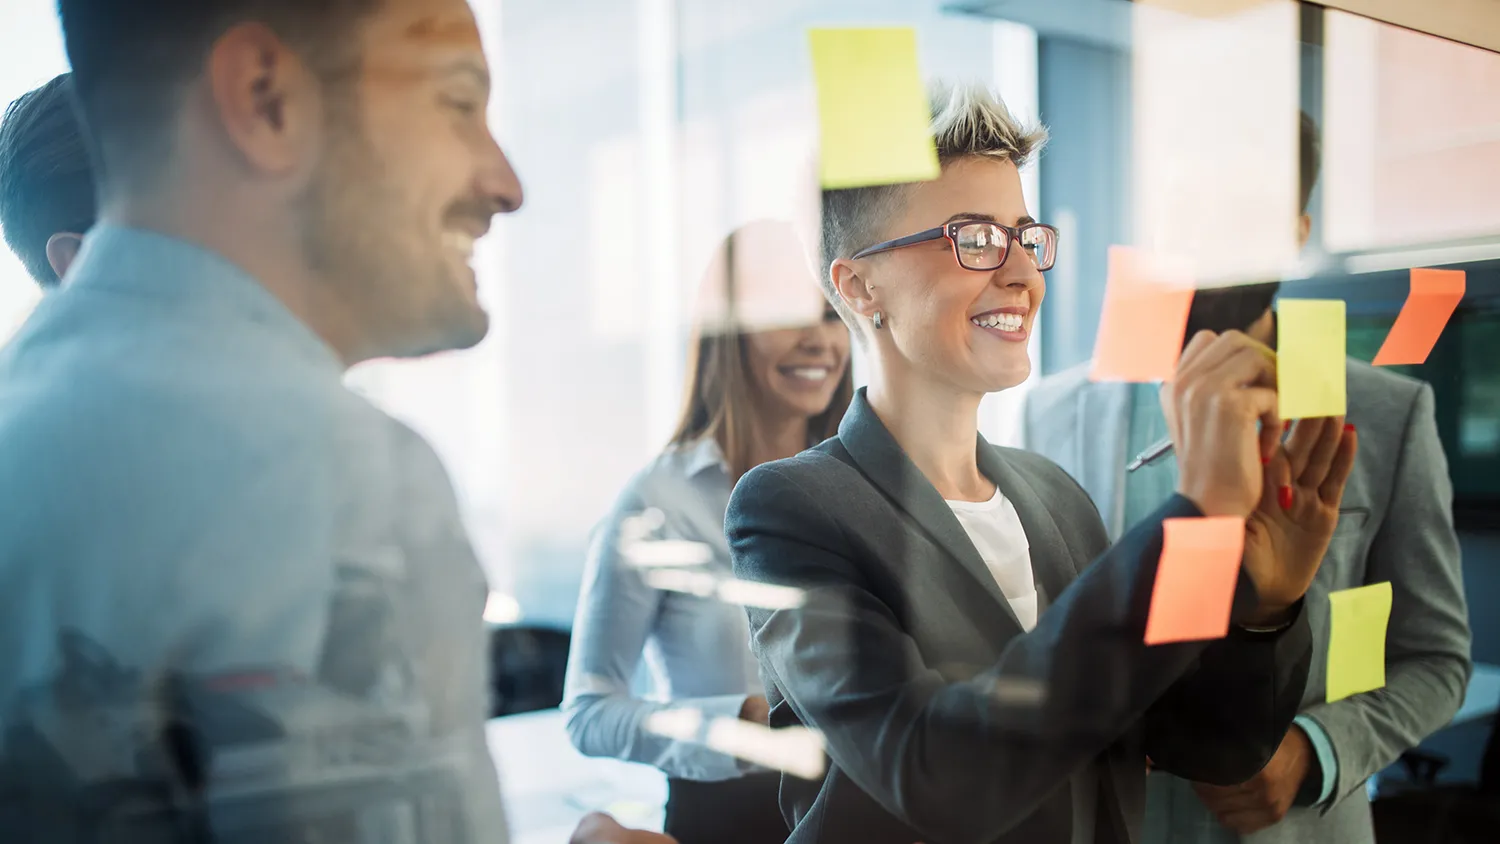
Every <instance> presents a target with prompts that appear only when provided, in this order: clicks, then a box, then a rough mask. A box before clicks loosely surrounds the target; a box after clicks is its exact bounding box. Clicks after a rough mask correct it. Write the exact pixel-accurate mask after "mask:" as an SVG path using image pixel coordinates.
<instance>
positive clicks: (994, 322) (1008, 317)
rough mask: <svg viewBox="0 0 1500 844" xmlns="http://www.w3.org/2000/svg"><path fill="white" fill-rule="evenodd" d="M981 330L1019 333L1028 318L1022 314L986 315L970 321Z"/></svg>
mask: <svg viewBox="0 0 1500 844" xmlns="http://www.w3.org/2000/svg"><path fill="white" fill-rule="evenodd" d="M969 322H972V323H974V324H975V325H977V326H979V327H980V328H994V329H997V330H999V331H1009V332H1012V333H1014V332H1017V331H1020V330H1021V326H1022V325H1023V324H1024V323H1025V322H1026V318H1025V317H1023V316H1022V315H1020V314H984V315H983V316H977V317H974V318H973V319H971V320H969Z"/></svg>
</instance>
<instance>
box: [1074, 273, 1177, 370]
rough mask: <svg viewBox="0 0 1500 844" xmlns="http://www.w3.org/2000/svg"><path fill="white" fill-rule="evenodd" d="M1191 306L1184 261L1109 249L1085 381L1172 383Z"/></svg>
mask: <svg viewBox="0 0 1500 844" xmlns="http://www.w3.org/2000/svg"><path fill="white" fill-rule="evenodd" d="M1192 304H1193V271H1192V265H1191V264H1190V263H1189V262H1188V261H1187V260H1186V259H1182V258H1173V257H1170V256H1164V255H1159V254H1156V253H1153V252H1148V251H1146V250H1144V249H1135V248H1133V247H1129V246H1111V247H1110V248H1109V281H1108V283H1107V284H1106V286H1105V288H1104V313H1103V314H1102V315H1100V317H1099V335H1098V338H1097V339H1096V340H1095V341H1094V365H1093V368H1092V369H1091V370H1090V372H1089V379H1090V380H1092V381H1134V382H1149V381H1170V380H1172V376H1173V374H1174V373H1175V372H1176V371H1177V359H1178V358H1180V357H1182V345H1183V343H1182V336H1183V333H1184V332H1186V331H1187V318H1188V309H1189V308H1190V307H1192Z"/></svg>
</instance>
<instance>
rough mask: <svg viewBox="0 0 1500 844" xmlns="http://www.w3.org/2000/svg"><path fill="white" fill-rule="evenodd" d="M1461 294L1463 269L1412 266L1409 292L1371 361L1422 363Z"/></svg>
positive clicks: (1389, 363)
mask: <svg viewBox="0 0 1500 844" xmlns="http://www.w3.org/2000/svg"><path fill="white" fill-rule="evenodd" d="M1462 298H1464V271H1463V270H1412V271H1411V292H1410V293H1408V294H1407V295H1406V304H1404V305H1402V306H1401V313H1399V314H1397V315H1396V322H1395V324H1394V325H1392V326H1391V333H1390V334H1387V335H1386V336H1385V342H1384V343H1382V344H1381V346H1380V351H1379V352H1378V353H1377V354H1376V355H1375V360H1374V364H1375V365H1376V366H1391V365H1394V364H1403V363H1425V362H1426V361H1427V356H1428V355H1430V354H1432V347H1433V346H1434V345H1436V344H1437V341H1438V337H1440V336H1442V333H1443V327H1444V326H1446V325H1447V324H1448V319H1449V317H1452V316H1453V311H1454V310H1455V309H1457V308H1458V302H1459V300H1460V299H1462Z"/></svg>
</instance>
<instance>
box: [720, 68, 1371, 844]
mask: <svg viewBox="0 0 1500 844" xmlns="http://www.w3.org/2000/svg"><path fill="white" fill-rule="evenodd" d="M933 110H934V118H933V137H934V141H935V143H936V146H937V152H938V159H939V161H940V162H941V164H942V170H941V175H940V176H939V177H938V178H936V179H934V180H932V181H929V182H921V183H917V184H907V185H891V186H882V187H873V188H860V189H854V190H841V191H828V192H825V193H824V195H823V234H824V244H823V246H824V259H825V263H824V266H825V267H827V268H828V271H827V273H826V274H825V276H824V278H823V279H822V284H823V288H824V293H825V295H826V296H827V297H828V299H829V301H830V302H832V303H833V305H834V307H835V308H836V309H837V310H838V312H839V315H840V316H841V317H842V318H843V319H844V321H845V322H846V323H848V325H849V327H850V329H851V332H852V334H853V336H854V338H855V339H856V340H857V341H858V343H859V344H860V346H861V348H862V350H863V352H864V355H865V360H866V361H867V362H868V372H869V386H868V387H867V388H865V389H862V390H860V391H858V392H857V393H856V394H855V396H854V399H853V401H852V402H851V404H850V407H849V412H848V413H847V414H846V415H845V416H844V419H843V422H842V423H841V424H840V425H839V430H838V435H837V436H836V437H834V438H832V439H830V440H828V441H826V442H824V443H822V444H820V445H818V446H816V447H814V448H811V449H808V450H807V451H804V452H802V453H801V454H799V455H797V456H796V457H793V458H790V459H786V460H778V461H775V462H772V463H768V464H765V465H762V466H759V467H757V468H754V469H751V470H750V471H749V472H748V473H746V475H745V476H744V478H742V479H741V480H740V482H739V484H738V485H737V486H736V487H735V489H734V494H733V496H732V498H731V500H730V503H729V511H728V515H727V517H726V520H725V530H726V533H727V535H728V538H729V547H730V553H731V556H732V558H733V563H734V572H735V574H736V576H738V577H740V578H742V579H744V580H749V581H756V582H761V583H770V584H774V585H777V586H783V587H791V588H794V589H798V590H801V594H802V596H803V599H802V601H801V603H800V604H799V605H797V606H792V607H782V608H778V609H759V608H755V607H750V608H748V612H749V618H750V634H751V635H750V645H751V648H752V650H753V651H754V653H755V655H756V657H757V659H758V660H759V663H760V669H761V675H762V677H764V679H765V681H766V696H767V701H768V703H769V706H770V712H771V714H770V724H771V726H773V727H791V726H797V725H801V726H806V727H811V728H814V729H816V730H818V731H820V732H821V734H822V735H823V737H824V740H825V741H826V746H827V753H828V757H829V759H830V770H829V772H828V774H827V776H825V777H823V778H821V779H820V780H818V781H808V780H802V779H797V778H794V777H791V776H783V778H782V783H781V791H780V799H781V808H782V812H783V814H785V816H786V817H787V818H788V819H789V820H790V821H792V822H793V823H794V824H795V825H796V829H795V830H794V831H793V833H792V837H791V839H790V840H791V841H795V842H798V844H809V842H845V841H858V842H861V844H912V842H929V844H932V843H933V842H939V841H972V842H985V844H994V842H1006V844H1019V842H1026V843H1027V844H1124V842H1127V841H1129V840H1131V834H1130V830H1131V829H1132V828H1133V827H1136V826H1138V824H1139V821H1140V817H1141V814H1142V810H1143V805H1144V793H1145V782H1146V758H1147V756H1148V754H1149V756H1150V758H1151V760H1152V762H1153V763H1154V764H1155V765H1156V766H1157V767H1158V768H1161V769H1170V770H1173V771H1174V772H1178V773H1182V774H1184V775H1186V776H1188V777H1189V778H1191V779H1193V780H1195V781H1198V782H1213V783H1235V782H1242V781H1244V780H1246V779H1248V778H1249V777H1250V776H1251V775H1252V774H1254V773H1255V772H1256V771H1258V770H1259V769H1260V768H1261V766H1262V765H1263V764H1264V763H1265V762H1266V760H1267V759H1268V758H1270V756H1271V754H1272V753H1273V752H1274V750H1275V749H1276V746H1277V744H1278V743H1279V742H1280V740H1281V737H1282V736H1283V735H1284V734H1285V732H1286V730H1287V727H1288V725H1290V723H1291V720H1292V717H1293V715H1294V714H1295V712H1296V708H1297V704H1298V699H1299V697H1300V696H1301V693H1302V689H1303V686H1304V683H1305V681H1306V677H1307V668H1308V661H1309V653H1310V651H1309V641H1310V634H1309V630H1308V625H1307V620H1306V617H1305V614H1304V613H1303V611H1302V603H1301V597H1302V593H1303V591H1304V590H1306V589H1307V586H1308V584H1309V583H1310V582H1311V580H1312V577H1313V575H1314V573H1315V572H1316V570H1317V561H1318V559H1319V558H1320V557H1321V556H1322V549H1323V547H1326V545H1327V543H1328V539H1329V537H1330V536H1331V535H1332V531H1333V525H1334V524H1335V523H1336V522H1337V516H1338V498H1339V495H1340V494H1341V492H1342V487H1343V482H1344V479H1345V478H1347V476H1348V471H1349V468H1350V465H1351V464H1352V461H1353V451H1352V450H1351V449H1349V448H1347V447H1340V448H1339V449H1337V451H1336V453H1335V450H1334V449H1328V450H1327V455H1326V456H1327V457H1328V460H1327V463H1326V464H1325V467H1324V471H1321V472H1314V473H1312V474H1317V475H1318V478H1317V479H1316V482H1317V484H1318V485H1322V486H1323V489H1322V490H1318V489H1316V488H1314V489H1312V490H1311V491H1310V492H1308V491H1307V490H1304V491H1303V496H1304V497H1303V498H1302V499H1301V501H1302V502H1303V504H1302V509H1301V510H1300V511H1299V512H1298V513H1296V514H1291V515H1287V516H1286V517H1285V518H1284V520H1283V521H1282V522H1278V523H1277V524H1278V525H1280V526H1282V527H1285V528H1286V533H1285V536H1288V537H1292V538H1290V539H1287V540H1286V541H1283V542H1279V543H1276V544H1275V546H1274V548H1273V547H1272V545H1270V544H1268V543H1267V542H1266V541H1265V539H1264V537H1256V536H1251V535H1249V534H1248V532H1247V534H1246V536H1245V553H1244V557H1243V560H1242V564H1241V568H1240V574H1239V577H1240V580H1239V583H1238V589H1239V594H1240V599H1239V601H1238V603H1237V604H1236V607H1235V610H1234V616H1233V622H1234V625H1235V626H1234V627H1233V628H1231V630H1230V632H1229V634H1228V636H1227V637H1226V638H1221V639H1219V640H1216V641H1212V642H1184V643H1172V644H1162V645H1157V646H1152V647H1147V646H1146V645H1145V644H1144V641H1143V640H1144V635H1145V626H1146V613H1147V609H1148V607H1149V606H1150V602H1151V591H1152V585H1153V583H1154V580H1155V575H1156V564H1157V560H1158V559H1159V558H1160V556H1161V552H1162V546H1163V533H1164V528H1163V521H1164V520H1166V519H1171V518H1193V517H1198V516H1203V515H1216V516H1228V517H1230V518H1231V520H1232V519H1236V518H1238V519H1244V518H1245V517H1246V516H1247V515H1248V514H1249V513H1251V512H1252V510H1254V509H1255V508H1256V507H1257V506H1258V503H1259V502H1260V501H1261V499H1262V496H1261V490H1262V488H1263V486H1264V484H1265V483H1266V473H1268V472H1273V471H1283V470H1285V469H1286V466H1287V459H1286V458H1285V457H1284V456H1283V455H1282V452H1281V451H1278V450H1277V446H1276V444H1275V441H1274V438H1273V437H1272V438H1266V439H1261V438H1260V435H1259V431H1260V430H1261V429H1262V427H1263V429H1264V430H1265V431H1267V432H1268V434H1269V433H1273V432H1275V431H1279V430H1280V427H1281V426H1280V421H1279V420H1277V419H1276V418H1275V406H1276V396H1275V391H1274V383H1275V364H1274V357H1273V356H1272V353H1271V352H1270V351H1269V350H1266V349H1264V348H1263V347H1260V346H1259V345H1258V344H1255V343H1253V342H1252V341H1250V340H1249V339H1248V338H1246V337H1245V336H1244V335H1238V334H1226V335H1223V336H1219V337H1212V336H1208V335H1204V336H1200V337H1198V338H1196V339H1195V340H1194V342H1193V343H1192V344H1190V345H1189V347H1188V349H1187V351H1186V352H1185V353H1184V355H1183V363H1182V367H1181V369H1180V370H1179V372H1178V375H1177V378H1176V380H1175V382H1174V384H1173V386H1172V387H1170V388H1169V389H1168V391H1167V392H1168V395H1169V397H1171V401H1172V405H1171V406H1172V418H1173V419H1174V426H1175V427H1174V431H1176V432H1178V435H1179V436H1178V439H1177V447H1178V449H1179V457H1180V458H1181V461H1182V466H1183V472H1184V474H1183V479H1182V482H1181V484H1180V486H1179V490H1180V491H1181V494H1180V495H1177V496H1174V497H1173V498H1172V499H1171V500H1170V501H1168V502H1167V503H1165V504H1164V505H1163V506H1162V507H1161V508H1160V509H1159V510H1157V511H1156V512H1155V513H1153V514H1152V515H1151V516H1150V517H1149V518H1147V519H1144V520H1143V521H1142V522H1141V524H1140V525H1139V526H1138V527H1137V528H1136V529H1135V530H1133V531H1131V532H1129V533H1127V534H1126V535H1125V536H1124V537H1122V538H1121V539H1120V541H1119V542H1118V543H1116V544H1115V545H1114V546H1111V545H1110V543H1109V541H1108V539H1107V538H1106V534H1105V531H1104V527H1103V524H1102V523H1101V522H1100V519H1099V514H1098V511H1097V510H1096V509H1095V507H1094V505H1093V502H1091V501H1090V500H1089V498H1088V496H1087V494H1085V493H1084V492H1083V490H1082V489H1081V488H1080V487H1079V486H1078V484H1077V483H1075V482H1074V481H1073V479H1072V478H1070V477H1068V475H1066V474H1065V473H1064V472H1063V471H1062V470H1061V469H1059V468H1058V467H1057V466H1056V465H1054V464H1053V463H1051V462H1049V461H1048V460H1046V459H1045V458H1043V457H1040V456H1038V455H1035V454H1030V453H1026V452H1021V451H1016V450H1013V449H1003V448H996V447H994V446H991V445H990V444H988V443H986V442H985V441H984V439H983V438H982V437H980V436H979V433H978V417H979V405H980V402H981V401H982V400H983V398H984V397H985V395H987V394H989V393H993V392H998V391H1001V390H1006V389H1009V388H1011V387H1014V386H1016V385H1018V384H1021V383H1022V382H1024V381H1025V380H1026V379H1027V378H1028V377H1029V376H1030V375H1031V359H1030V356H1029V352H1028V343H1027V341H1028V340H1029V339H1030V337H1031V331H1032V328H1033V326H1034V325H1035V321H1036V316H1037V310H1038V308H1039V307H1040V306H1041V304H1042V300H1043V297H1044V294H1045V292H1046V281H1045V278H1044V276H1043V272H1045V271H1046V270H1049V269H1051V268H1052V266H1053V263H1054V261H1055V260H1056V258H1057V241H1058V233H1057V230H1056V229H1054V228H1052V227H1051V226H1046V225H1043V224H1041V223H1038V222H1036V221H1035V220H1034V219H1033V218H1032V217H1031V215H1030V213H1029V212H1028V210H1027V208H1026V203H1025V200H1024V197H1023V196H1022V192H1021V177H1020V171H1019V169H1018V168H1020V167H1021V166H1022V165H1024V164H1025V162H1026V161H1027V159H1028V158H1029V157H1030V156H1031V155H1032V154H1033V153H1034V152H1035V151H1036V149H1037V148H1038V147H1039V146H1040V145H1041V143H1042V140H1043V138H1044V135H1043V133H1042V131H1041V130H1039V129H1028V128H1026V127H1023V126H1021V125H1020V124H1018V123H1017V122H1016V120H1015V119H1014V118H1012V116H1011V115H1010V113H1009V112H1008V111H1006V109H1005V106H1004V105H1003V104H1001V103H1000V102H999V101H998V100H996V99H995V98H994V97H993V96H992V95H991V94H990V93H989V92H988V91H985V90H984V89H982V88H972V87H971V88H957V89H951V90H947V89H944V90H940V91H939V92H938V93H937V94H936V95H935V97H934V109H933ZM1143 330H1151V329H1150V327H1149V326H1143ZM1258 426H1261V427H1258ZM1299 442H1300V441H1299ZM1183 447H1186V448H1187V451H1188V452H1189V453H1188V454H1186V455H1184V454H1183V452H1182V451H1181V449H1182V448H1183ZM1288 448H1289V449H1290V448H1301V446H1292V445H1289V446H1288ZM1263 460H1264V461H1267V462H1266V463H1264V464H1263ZM1189 464H1191V468H1189ZM1324 480H1326V481H1327V483H1326V484H1324V483H1323V481H1324ZM1272 497H1273V498H1274V496H1272Z"/></svg>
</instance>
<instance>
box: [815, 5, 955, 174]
mask: <svg viewBox="0 0 1500 844" xmlns="http://www.w3.org/2000/svg"><path fill="white" fill-rule="evenodd" d="M808 41H809V43H810V44H811V46H812V60H813V73H814V74H815V75H816V76H817V83H818V121H819V125H820V127H821V135H822V143H821V149H822V153H821V160H822V166H821V173H820V177H821V180H822V184H823V187H825V188H833V189H838V188H858V187H866V186H868V185H889V184H896V183H900V182H920V181H926V180H929V179H936V178H937V177H938V176H939V175H941V173H942V169H941V168H940V167H939V166H938V157H937V147H935V146H934V145H933V142H932V129H931V123H932V107H931V105H929V104H928V101H927V92H926V90H925V89H924V88H923V85H922V74H921V73H920V72H919V71H918V70H917V33H916V30H914V29H911V28H910V27H899V28H881V29H811V30H808Z"/></svg>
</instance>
